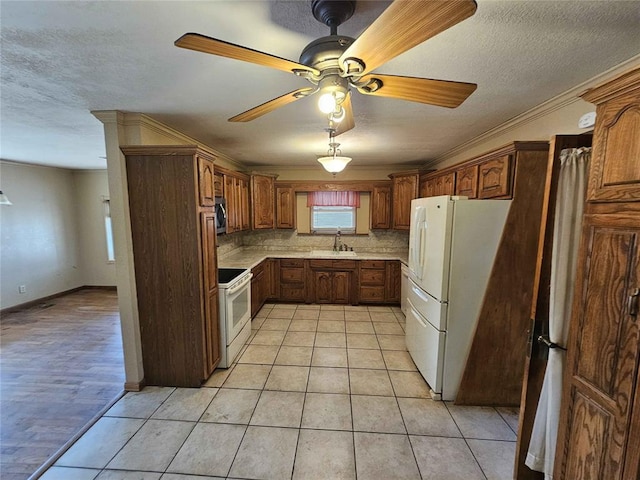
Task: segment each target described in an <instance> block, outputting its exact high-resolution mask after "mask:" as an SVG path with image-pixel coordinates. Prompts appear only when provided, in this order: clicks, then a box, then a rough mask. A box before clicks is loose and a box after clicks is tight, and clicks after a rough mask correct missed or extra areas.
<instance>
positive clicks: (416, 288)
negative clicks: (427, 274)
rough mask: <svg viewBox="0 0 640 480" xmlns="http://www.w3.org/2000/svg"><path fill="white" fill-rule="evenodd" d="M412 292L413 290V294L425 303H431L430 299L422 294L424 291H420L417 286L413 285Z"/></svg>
mask: <svg viewBox="0 0 640 480" xmlns="http://www.w3.org/2000/svg"><path fill="white" fill-rule="evenodd" d="M411 290H413V293H415V294H416V295H417V296H418V297H420V299H421V300H424V301H425V302H429V301H430V300H429V297H427V296H425V294H424V293H423V292H422V290H420V289H419V288H418V287H416V286H415V285H413V284H412V285H411Z"/></svg>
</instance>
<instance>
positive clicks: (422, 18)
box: [340, 0, 477, 75]
mask: <svg viewBox="0 0 640 480" xmlns="http://www.w3.org/2000/svg"><path fill="white" fill-rule="evenodd" d="M476 8H477V5H476V2H475V1H474V0H395V1H394V2H393V3H392V4H391V5H390V6H389V7H388V8H387V9H386V10H385V11H384V12H383V13H382V15H380V16H379V17H378V18H377V19H376V20H375V21H374V22H373V23H372V24H371V25H370V26H369V28H367V29H366V30H365V31H364V32H363V33H362V35H360V36H359V37H358V38H357V39H356V41H355V42H353V43H352V44H351V46H349V48H347V50H346V51H345V52H344V53H343V54H342V56H341V57H340V65H342V66H344V65H345V63H344V62H345V60H347V59H348V58H356V59H359V60H361V61H362V62H364V71H363V72H359V73H358V74H359V75H361V74H365V73H367V72H371V71H372V70H374V69H376V68H377V67H379V66H380V65H382V64H383V63H386V62H388V61H389V60H391V59H392V58H394V57H397V56H398V55H400V54H401V53H403V52H405V51H407V50H409V49H410V48H413V47H415V46H416V45H418V44H420V43H422V42H424V41H425V40H427V39H429V38H431V37H433V36H435V35H437V34H438V33H440V32H443V31H444V30H446V29H447V28H449V27H452V26H453V25H455V24H456V23H458V22H461V21H462V20H464V19H465V18H468V17H470V16H471V15H473V14H474V13H475V11H476ZM345 71H347V72H348V69H347V67H345Z"/></svg>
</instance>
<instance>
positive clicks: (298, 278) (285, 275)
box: [280, 267, 304, 283]
mask: <svg viewBox="0 0 640 480" xmlns="http://www.w3.org/2000/svg"><path fill="white" fill-rule="evenodd" d="M280 281H281V282H282V283H304V268H290V267H289V268H281V269H280Z"/></svg>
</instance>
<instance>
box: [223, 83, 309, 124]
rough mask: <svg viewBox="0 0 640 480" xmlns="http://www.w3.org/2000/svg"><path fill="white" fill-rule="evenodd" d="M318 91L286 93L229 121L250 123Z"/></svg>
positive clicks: (302, 90)
mask: <svg viewBox="0 0 640 480" xmlns="http://www.w3.org/2000/svg"><path fill="white" fill-rule="evenodd" d="M315 91H316V89H314V88H299V89H298V90H294V91H293V92H289V93H285V94H284V95H282V96H280V97H278V98H274V99H273V100H269V101H268V102H265V103H263V104H262V105H258V106H257V107H253V108H252V109H250V110H247V111H246V112H242V113H240V114H238V115H236V116H235V117H231V118H230V119H229V121H230V122H250V121H251V120H255V119H256V118H258V117H261V116H262V115H265V114H267V113H269V112H272V111H273V110H275V109H276V108H280V107H284V106H285V105H288V104H290V103H292V102H295V101H296V100H299V99H301V98H304V97H307V96H309V95H311V94H312V93H314V92H315Z"/></svg>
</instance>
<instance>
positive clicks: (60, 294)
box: [0, 285, 117, 321]
mask: <svg viewBox="0 0 640 480" xmlns="http://www.w3.org/2000/svg"><path fill="white" fill-rule="evenodd" d="M80 290H109V291H114V292H115V291H117V289H116V287H115V286H111V285H105V286H100V285H83V286H81V287H76V288H72V289H70V290H65V291H63V292H58V293H54V294H53V295H47V296H46V297H41V298H36V299H35V300H29V301H28V302H25V303H20V304H18V305H13V306H12V307H7V308H3V309H1V310H0V315H5V314H7V313H13V312H18V311H20V310H24V309H27V308H31V307H35V306H36V305H39V304H41V303H44V302H47V301H48V300H52V299H54V298H58V297H63V296H65V295H69V294H71V293H75V292H78V291H80ZM0 321H1V320H0Z"/></svg>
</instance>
